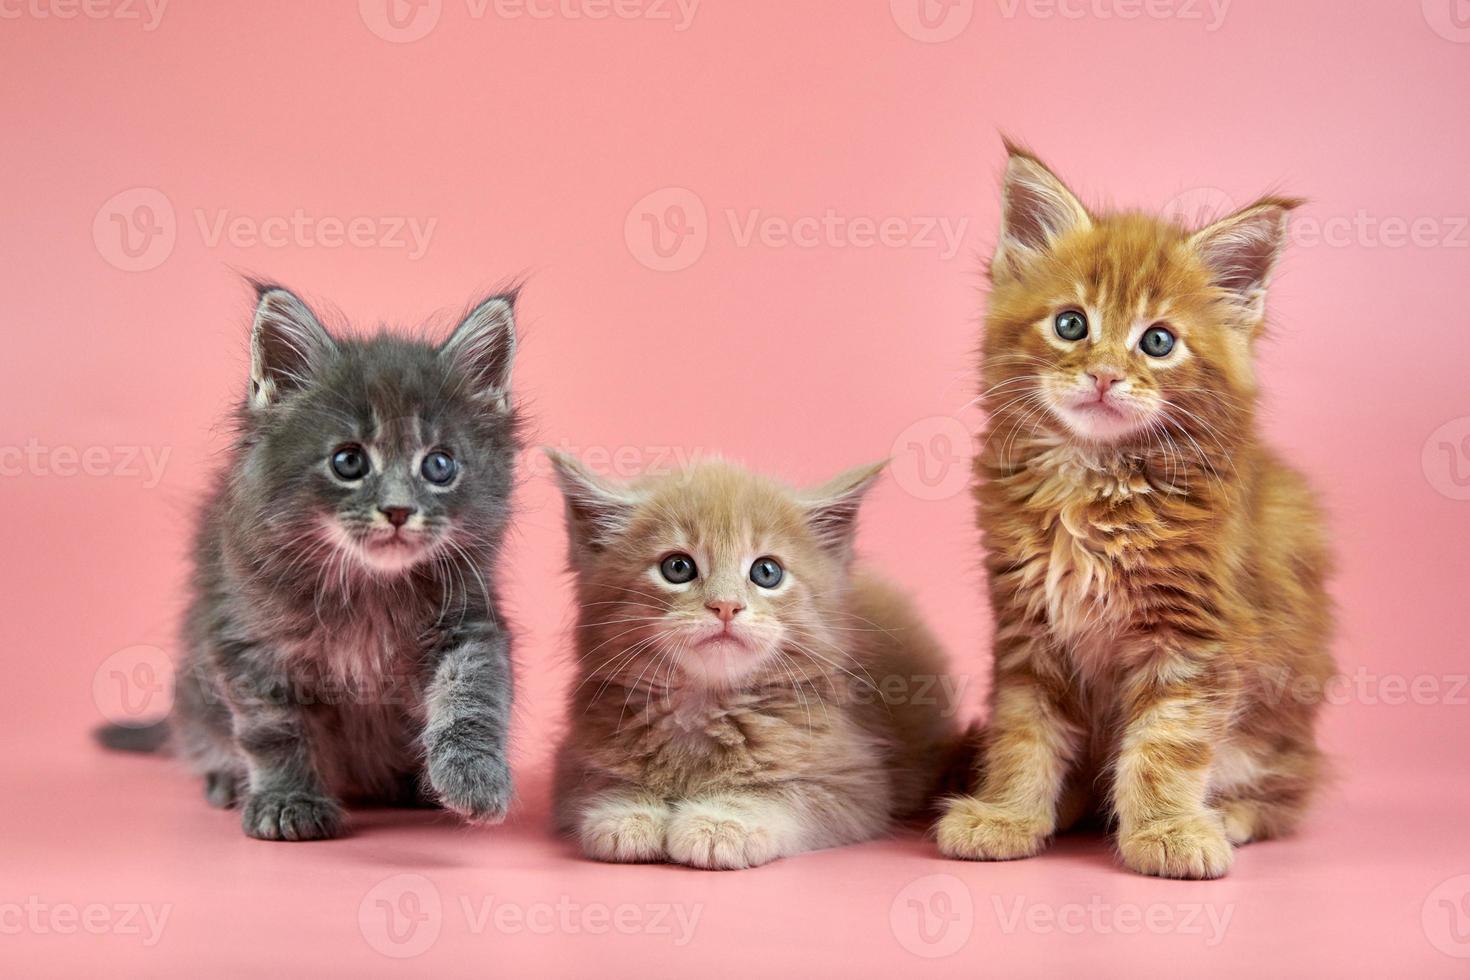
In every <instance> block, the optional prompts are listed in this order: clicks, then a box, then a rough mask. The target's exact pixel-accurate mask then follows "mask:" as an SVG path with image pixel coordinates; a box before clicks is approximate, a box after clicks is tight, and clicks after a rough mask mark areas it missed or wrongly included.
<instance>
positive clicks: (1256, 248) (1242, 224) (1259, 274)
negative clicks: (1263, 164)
mask: <svg viewBox="0 0 1470 980" xmlns="http://www.w3.org/2000/svg"><path fill="white" fill-rule="evenodd" d="M1301 203H1302V202H1301V201H1300V200H1297V199H1295V198H1285V197H1268V198H1263V199H1262V200H1260V201H1257V202H1256V203H1255V204H1252V205H1251V206H1250V207H1247V208H1242V209H1241V210H1239V211H1237V212H1235V213H1234V214H1232V215H1230V216H1229V217H1225V218H1221V219H1220V220H1219V221H1217V222H1215V223H1214V224H1212V225H1210V226H1208V227H1206V228H1202V229H1200V230H1199V231H1197V232H1195V233H1194V235H1193V236H1191V237H1190V239H1189V244H1190V246H1191V247H1192V248H1193V249H1194V250H1195V252H1196V253H1197V254H1198V255H1199V257H1200V259H1201V260H1203V262H1204V263H1205V266H1206V268H1208V269H1209V270H1210V277H1211V280H1212V282H1213V283H1214V284H1215V285H1216V286H1218V287H1219V288H1220V289H1223V290H1225V291H1226V292H1228V293H1229V294H1230V295H1231V297H1232V298H1233V299H1234V300H1235V301H1236V302H1238V303H1239V304H1240V306H1241V308H1242V310H1243V311H1244V313H1245V315H1246V318H1247V321H1248V322H1249V323H1251V324H1255V323H1258V322H1260V320H1261V319H1262V318H1263V317H1264V316H1265V315H1266V287H1267V286H1268V285H1270V282H1271V273H1272V272H1273V271H1274V270H1275V268H1276V259H1277V258H1278V257H1279V256H1280V255H1281V250H1282V248H1283V247H1284V246H1285V244H1286V218H1287V215H1288V214H1290V213H1291V211H1292V209H1293V208H1296V207H1298V206H1299V205H1301Z"/></svg>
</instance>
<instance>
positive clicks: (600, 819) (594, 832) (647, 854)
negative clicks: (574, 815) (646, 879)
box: [577, 801, 669, 864]
mask: <svg viewBox="0 0 1470 980" xmlns="http://www.w3.org/2000/svg"><path fill="white" fill-rule="evenodd" d="M668 825H669V810H668V807H666V806H663V805H662V804H653V803H648V804H644V803H640V802H634V801H616V802H613V801H609V802H602V803H594V804H592V805H590V806H589V807H587V810H586V812H585V813H584V814H583V817H582V822H581V824H580V825H578V828H577V839H578V841H580V843H581V845H582V853H583V854H585V855H587V856H588V857H589V858H592V859H593V860H594V861H615V862H619V863H623V864H638V863H646V862H653V861H662V860H664V859H665V856H666V855H665V853H664V836H665V834H666V832H667V830H668Z"/></svg>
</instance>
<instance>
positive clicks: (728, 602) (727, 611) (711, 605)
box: [704, 599, 745, 623]
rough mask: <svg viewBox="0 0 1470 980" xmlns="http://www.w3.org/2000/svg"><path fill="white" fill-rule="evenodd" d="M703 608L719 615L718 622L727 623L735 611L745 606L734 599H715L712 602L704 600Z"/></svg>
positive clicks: (733, 616)
mask: <svg viewBox="0 0 1470 980" xmlns="http://www.w3.org/2000/svg"><path fill="white" fill-rule="evenodd" d="M704 608H706V609H708V610H709V611H710V612H712V613H714V614H715V615H716V616H718V617H720V622H722V623H728V622H729V621H730V620H732V619H734V618H735V614H736V613H738V612H739V611H740V610H742V609H744V608H745V603H743V602H737V601H735V600H734V599H716V600H715V601H713V602H706V603H705V604H704Z"/></svg>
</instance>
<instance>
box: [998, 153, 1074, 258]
mask: <svg viewBox="0 0 1470 980" xmlns="http://www.w3.org/2000/svg"><path fill="white" fill-rule="evenodd" d="M1006 152H1008V153H1009V154H1010V159H1009V160H1008V161H1007V162H1006V173H1005V179H1004V181H1003V182H1002V186H1001V229H1000V241H999V243H998V244H997V245H996V248H995V258H994V259H992V260H991V263H990V275H991V278H993V279H996V280H1003V279H1006V278H1009V277H1011V276H1014V275H1016V274H1017V273H1019V272H1020V271H1021V270H1022V269H1023V268H1024V267H1025V266H1026V264H1027V263H1028V262H1030V261H1031V260H1032V259H1034V258H1035V257H1036V256H1038V255H1040V254H1042V253H1044V252H1046V251H1047V250H1048V249H1050V248H1051V247H1052V246H1053V245H1054V244H1056V242H1057V240H1058V239H1060V238H1061V237H1062V236H1064V235H1066V234H1068V233H1069V232H1073V231H1083V230H1086V229H1088V228H1091V227H1092V218H1091V217H1089V216H1088V214H1087V209H1086V208H1085V207H1083V206H1082V202H1081V201H1079V200H1077V197H1076V195H1075V194H1073V193H1072V192H1071V191H1070V190H1068V189H1067V185H1066V184H1064V183H1062V182H1061V180H1060V179H1059V178H1058V177H1057V175H1056V174H1054V173H1052V172H1051V171H1050V170H1048V169H1047V167H1046V164H1044V163H1042V162H1041V161H1040V160H1038V159H1037V158H1036V157H1035V156H1033V155H1032V154H1031V153H1030V152H1028V151H1027V150H1024V149H1022V148H1021V147H1019V146H1017V145H1016V144H1014V143H1012V142H1010V141H1009V140H1007V141H1006Z"/></svg>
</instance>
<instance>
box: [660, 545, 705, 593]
mask: <svg viewBox="0 0 1470 980" xmlns="http://www.w3.org/2000/svg"><path fill="white" fill-rule="evenodd" d="M658 571H659V574H660V575H662V576H663V577H664V578H666V579H668V581H670V582H672V583H673V584H674V585H683V584H684V583H685V582H692V581H694V577H695V576H696V575H698V574H699V569H698V568H697V567H696V566H695V564H694V559H693V558H690V557H689V556H688V555H686V554H684V553H683V552H682V551H681V552H678V553H677V554H673V555H669V557H667V558H665V559H664V560H663V561H661V562H659V563H658Z"/></svg>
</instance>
